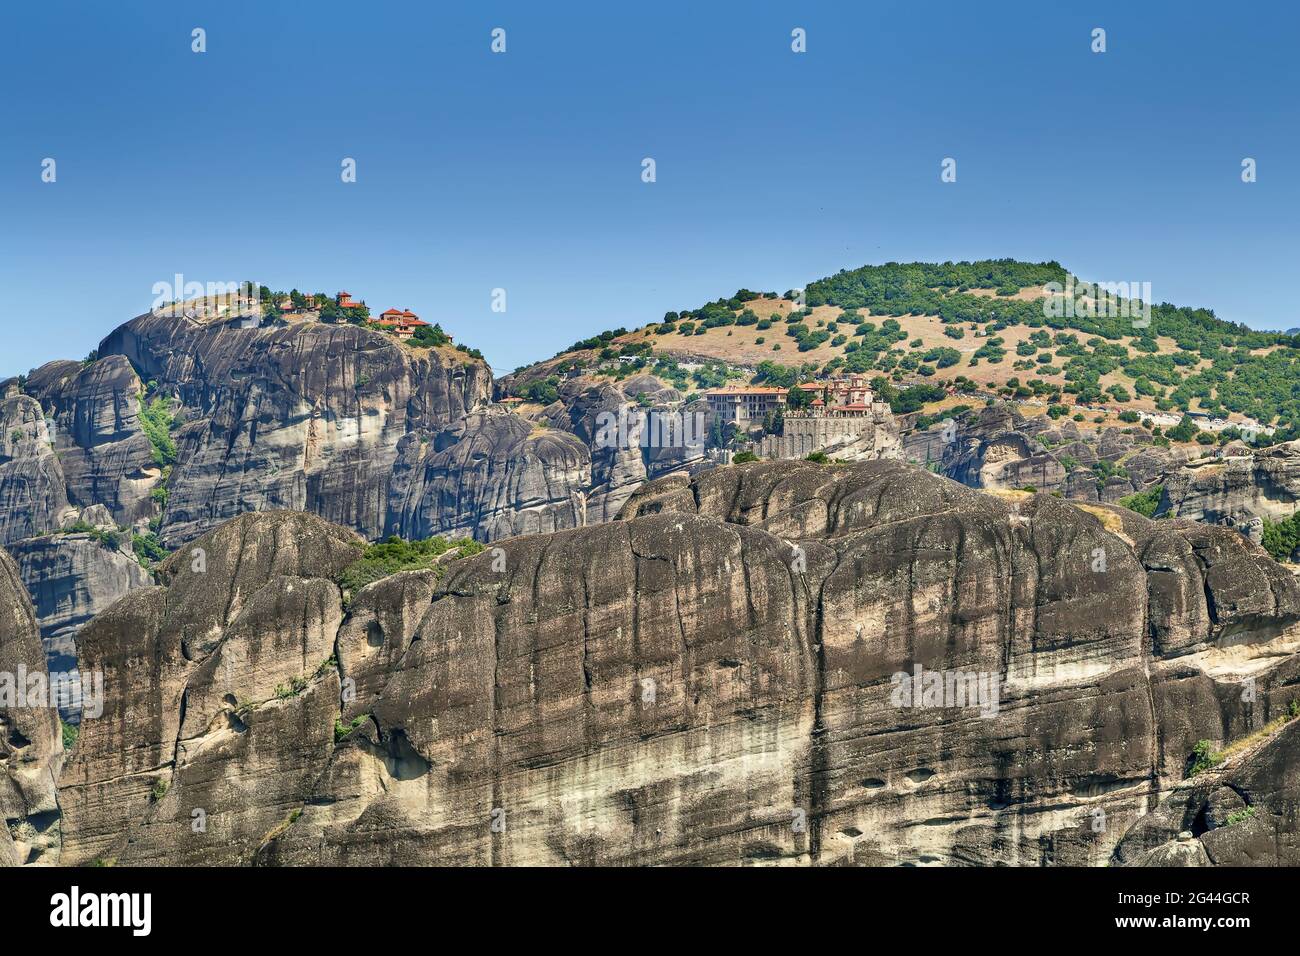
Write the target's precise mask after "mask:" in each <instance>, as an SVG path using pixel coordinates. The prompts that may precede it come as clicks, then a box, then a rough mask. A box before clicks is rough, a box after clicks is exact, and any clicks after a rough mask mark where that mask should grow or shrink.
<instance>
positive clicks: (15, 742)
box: [5, 727, 32, 750]
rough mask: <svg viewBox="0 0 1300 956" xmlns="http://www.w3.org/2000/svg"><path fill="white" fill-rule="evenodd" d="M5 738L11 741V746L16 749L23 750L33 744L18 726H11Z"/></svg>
mask: <svg viewBox="0 0 1300 956" xmlns="http://www.w3.org/2000/svg"><path fill="white" fill-rule="evenodd" d="M5 739H7V740H8V741H9V746H10V747H12V748H13V749H14V750H22V749H23V748H24V747H29V746H31V743H32V742H31V741H30V740H28V739H27V737H26V736H24V735H23V732H22V731H21V730H19V729H18V728H17V727H10V728H9V729H8V733H6V734H5Z"/></svg>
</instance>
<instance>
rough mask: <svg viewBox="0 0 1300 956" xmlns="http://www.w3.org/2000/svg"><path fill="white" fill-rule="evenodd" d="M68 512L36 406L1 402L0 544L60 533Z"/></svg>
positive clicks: (12, 399) (27, 399) (18, 398)
mask: <svg viewBox="0 0 1300 956" xmlns="http://www.w3.org/2000/svg"><path fill="white" fill-rule="evenodd" d="M71 510H72V509H71V508H70V507H69V505H68V495H67V489H66V487H65V486H64V481H63V469H62V468H60V467H59V460H58V458H56V457H55V455H54V449H53V448H52V447H51V446H50V433H49V429H48V427H47V426H46V423H45V416H44V414H43V413H42V412H41V405H40V402H38V401H36V399H34V398H32V397H31V396H29V395H16V394H14V395H10V396H9V397H7V398H4V399H0V545H7V544H10V543H12V542H14V541H17V540H19V539H20V538H28V537H31V536H32V535H36V534H41V533H42V532H45V531H50V530H53V529H54V528H58V527H60V526H61V525H62V523H63V520H64V518H65V517H66V516H67V515H68V513H69V512H70V511H71Z"/></svg>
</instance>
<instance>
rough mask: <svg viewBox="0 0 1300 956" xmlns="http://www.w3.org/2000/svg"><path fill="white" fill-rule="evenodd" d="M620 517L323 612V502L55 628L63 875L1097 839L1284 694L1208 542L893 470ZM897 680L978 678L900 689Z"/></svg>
mask: <svg viewBox="0 0 1300 956" xmlns="http://www.w3.org/2000/svg"><path fill="white" fill-rule="evenodd" d="M621 518H622V520H619V521H615V522H613V523H609V524H604V525H599V526H595V527H585V528H579V529H574V530H565V531H559V532H556V533H553V534H547V535H530V536H524V537H518V538H512V539H508V540H505V541H502V542H500V543H499V552H498V553H496V554H493V553H492V552H491V551H489V552H486V553H483V554H480V555H478V556H476V557H470V558H465V559H462V560H459V561H455V562H453V563H451V564H449V565H447V566H446V567H445V569H438V570H434V571H420V572H406V573H403V574H400V575H396V576H394V577H392V578H389V579H385V580H382V581H379V582H376V583H375V584H372V585H370V586H369V587H368V588H366V589H364V590H362V591H361V592H360V593H359V594H358V595H356V596H355V597H354V599H353V601H352V603H351V605H350V606H349V608H348V609H347V610H346V612H345V611H344V609H343V607H342V604H341V598H340V595H339V593H338V590H337V588H336V587H335V586H334V585H333V583H332V582H333V579H334V578H335V577H336V576H337V574H338V573H339V571H340V570H341V568H342V567H343V566H344V565H346V563H347V562H348V561H350V560H351V559H352V557H353V556H354V555H355V554H356V553H357V551H358V550H359V543H356V542H355V541H354V539H352V538H351V536H350V534H348V533H346V532H344V531H342V530H341V529H335V528H331V527H330V526H329V525H327V524H326V523H324V522H323V521H321V520H320V519H318V518H315V517H312V516H307V515H300V514H264V515H256V516H254V515H249V516H245V517H243V518H241V519H238V520H237V521H235V522H231V523H230V524H227V525H225V526H222V527H221V528H219V529H217V530H216V531H214V532H212V533H210V534H209V535H207V536H205V537H204V538H202V539H200V540H199V541H197V542H195V546H196V547H198V548H200V549H202V550H203V551H205V552H206V554H207V565H206V571H205V572H203V573H196V572H195V571H194V570H193V565H192V558H191V557H190V556H189V555H188V554H187V553H185V552H182V553H180V554H177V555H175V556H173V558H172V559H170V560H169V561H168V562H167V564H166V565H165V566H164V575H163V577H164V586H163V587H157V588H148V589H141V590H137V591H134V592H132V593H131V594H129V595H128V596H127V597H126V598H124V599H123V600H121V601H120V602H119V603H118V604H117V605H115V606H114V607H113V608H112V609H111V610H110V611H108V612H107V613H105V614H102V615H100V616H99V617H98V618H97V619H96V620H95V621H93V622H92V623H91V624H90V625H89V626H88V627H86V628H85V629H84V630H83V632H82V635H81V649H82V661H81V666H82V667H83V669H85V668H87V667H99V668H102V669H103V670H104V672H105V675H106V682H107V684H108V687H109V710H108V711H106V713H105V715H104V717H103V718H101V719H100V720H94V721H87V722H86V727H85V729H83V731H82V736H81V740H80V741H79V743H78V746H77V748H76V750H75V751H74V756H73V758H72V760H71V762H70V763H69V766H68V769H67V770H66V771H65V773H64V776H63V778H62V780H61V798H62V805H63V808H64V820H63V829H64V841H65V850H64V860H65V862H71V863H81V862H86V861H88V860H91V859H94V858H103V859H113V860H115V861H117V862H118V863H149V862H168V863H184V864H190V863H229V864H234V863H249V862H259V863H263V864H308V863H328V864H355V865H362V864H364V865H373V864H380V863H422V862H427V863H474V864H509V863H514V864H521V863H537V864H553V863H566V862H569V863H572V862H580V863H637V864H649V863H663V864H671V863H744V862H767V863H780V862H785V863H818V864H829V863H903V864H931V863H949V864H960V863H969V864H990V863H1010V864H1045V863H1075V864H1084V863H1102V862H1105V861H1107V860H1108V859H1109V858H1110V856H1111V854H1112V852H1113V851H1114V849H1115V846H1116V844H1117V842H1118V841H1119V840H1120V838H1121V836H1122V835H1123V833H1124V831H1125V830H1126V829H1127V828H1128V826H1129V825H1130V824H1132V823H1134V822H1136V821H1138V820H1139V818H1140V817H1141V815H1142V814H1143V813H1144V812H1145V811H1146V810H1147V809H1148V806H1149V804H1150V803H1151V802H1153V801H1156V800H1158V799H1160V798H1161V797H1162V796H1163V795H1164V794H1165V793H1166V792H1167V791H1168V790H1169V789H1170V788H1171V787H1172V786H1174V785H1175V784H1176V783H1178V781H1179V780H1181V778H1182V775H1183V772H1184V770H1185V769H1186V757H1187V755H1188V754H1189V753H1190V752H1191V748H1192V745H1193V744H1194V743H1195V741H1197V740H1200V739H1205V738H1209V739H1217V740H1227V739H1230V738H1236V737H1239V736H1241V735H1242V734H1244V733H1246V732H1248V731H1250V730H1253V729H1255V728H1257V727H1259V726H1262V722H1263V721H1264V720H1266V719H1267V717H1268V716H1269V714H1268V713H1267V712H1265V711H1266V708H1261V707H1260V706H1258V705H1255V706H1254V707H1251V706H1247V705H1246V704H1245V703H1244V702H1243V701H1242V695H1241V692H1240V686H1241V685H1240V681H1241V680H1242V679H1243V678H1244V676H1250V677H1252V678H1253V679H1254V686H1255V687H1256V688H1257V691H1258V694H1259V698H1260V699H1263V700H1267V701H1275V700H1280V699H1281V698H1282V697H1284V696H1285V695H1286V694H1287V693H1289V691H1288V689H1287V688H1288V685H1289V684H1290V683H1294V681H1295V676H1294V671H1295V667H1296V660H1297V659H1296V657H1295V651H1296V650H1297V649H1298V648H1300V639H1298V638H1297V633H1296V624H1297V621H1300V589H1298V588H1297V585H1296V583H1295V581H1294V579H1292V578H1291V577H1290V576H1289V575H1286V574H1284V573H1282V572H1281V571H1280V570H1279V569H1278V568H1277V566H1276V565H1274V564H1273V563H1272V562H1271V560H1270V559H1268V558H1267V556H1266V555H1264V553H1263V552H1262V551H1260V550H1259V549H1257V548H1255V547H1254V546H1253V545H1251V544H1250V543H1249V542H1248V541H1246V540H1245V539H1244V538H1242V537H1241V536H1240V535H1237V534H1235V533H1234V532H1231V531H1228V530H1226V529H1220V528H1211V527H1205V526H1200V525H1193V524H1190V523H1187V522H1159V523H1155V522H1150V521H1147V520H1146V519H1144V518H1141V517H1140V516H1138V515H1135V514H1133V513H1131V512H1127V511H1123V510H1122V509H1116V508H1111V507H1107V506H1102V505H1097V506H1090V507H1089V508H1088V509H1084V508H1079V507H1075V506H1073V505H1070V504H1068V503H1066V502H1064V501H1061V500H1059V499H1056V498H1054V497H1052V496H1051V495H1046V494H1039V495H1026V494H1014V493H1012V494H1009V495H1005V496H1001V497H999V496H993V495H987V494H983V493H979V492H976V491H973V490H971V489H969V488H965V487H963V486H961V485H959V484H956V483H954V482H951V481H948V480H947V479H944V478H940V477H937V476H934V475H931V474H928V473H927V472H925V471H923V470H920V469H917V468H914V467H910V466H906V465H902V464H900V463H896V462H883V461H882V462H873V463H865V464H858V465H845V466H834V467H826V466H818V465H814V464H811V463H803V462H780V463H757V464H751V465H745V466H738V467H729V468H723V469H717V470H714V471H709V472H704V473H702V474H699V475H697V476H695V477H694V478H693V479H688V478H687V477H685V476H684V475H672V476H669V477H666V478H664V479H661V480H659V481H656V482H654V483H651V484H649V485H647V486H645V487H644V488H642V489H641V490H640V491H639V492H638V493H636V494H635V495H634V496H633V497H632V498H631V499H630V500H629V502H628V504H627V505H626V506H625V508H624V511H623V514H622V516H621ZM331 656H333V657H334V658H335V660H336V661H337V669H336V668H335V667H334V666H332V665H331V663H330V662H329V659H330V658H331ZM917 666H920V667H922V668H924V669H926V670H928V671H933V672H936V673H938V674H940V675H944V677H945V679H946V677H947V675H954V678H955V675H957V673H958V672H960V673H962V674H970V675H973V676H975V677H977V678H978V677H980V675H983V678H984V679H985V684H984V685H982V686H984V687H985V688H986V690H987V689H988V688H990V687H991V688H993V689H994V691H995V695H994V696H992V697H990V696H989V695H988V694H983V695H981V696H980V697H979V698H978V700H975V701H972V700H969V699H956V700H955V699H953V698H952V695H951V694H949V695H948V696H947V697H945V693H946V690H945V686H944V680H941V681H940V683H939V686H938V689H939V698H938V699H937V700H933V699H930V698H929V697H922V698H920V699H918V700H917V701H916V703H917V705H918V706H914V707H913V706H905V704H906V703H907V702H906V701H902V700H900V699H899V697H898V694H897V692H898V689H899V675H911V674H914V673H915V668H916V667H917ZM989 679H992V680H995V681H996V683H993V684H989V683H988V680H989ZM114 689H116V691H114ZM918 695H919V691H918ZM160 781H161V782H165V784H166V786H165V787H164V786H162V785H161V784H160ZM199 818H202V819H204V820H205V821H206V830H205V831H204V832H196V831H195V829H194V827H193V826H192V822H193V821H194V820H195V819H199ZM1099 821H1100V825H1099Z"/></svg>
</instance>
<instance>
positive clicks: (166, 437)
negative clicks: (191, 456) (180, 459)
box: [140, 394, 176, 468]
mask: <svg viewBox="0 0 1300 956" xmlns="http://www.w3.org/2000/svg"><path fill="white" fill-rule="evenodd" d="M175 426H176V416H175V414H174V413H173V412H172V400H171V399H170V398H168V397H167V396H165V395H157V396H155V397H154V398H153V400H148V399H146V397H145V396H144V395H143V394H142V395H141V396H140V428H141V430H142V431H143V432H144V434H145V437H146V438H148V439H149V444H150V445H152V446H153V460H154V464H156V465H157V466H158V467H159V468H164V467H166V466H167V465H173V464H175V463H176V442H175V441H174V440H173V439H172V429H173V428H174V427H175Z"/></svg>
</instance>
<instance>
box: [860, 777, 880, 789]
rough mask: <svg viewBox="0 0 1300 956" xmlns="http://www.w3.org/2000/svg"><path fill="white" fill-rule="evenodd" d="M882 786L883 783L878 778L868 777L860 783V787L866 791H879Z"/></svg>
mask: <svg viewBox="0 0 1300 956" xmlns="http://www.w3.org/2000/svg"><path fill="white" fill-rule="evenodd" d="M884 785H885V781H883V780H881V779H880V778H879V777H868V778H867V779H866V780H863V781H862V787H863V788H864V789H866V790H879V789H880V788H881V787H883V786H884Z"/></svg>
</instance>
